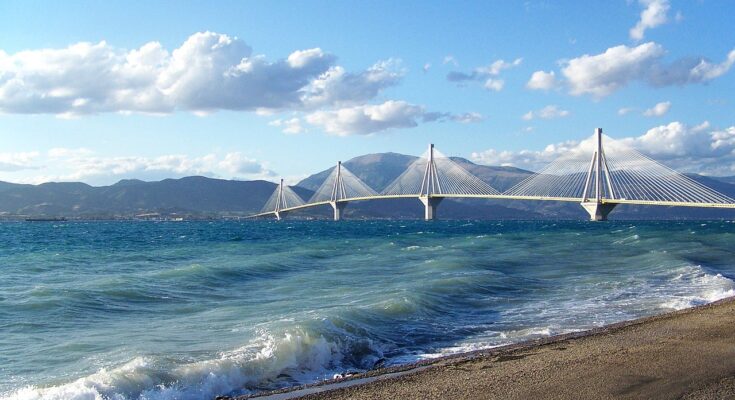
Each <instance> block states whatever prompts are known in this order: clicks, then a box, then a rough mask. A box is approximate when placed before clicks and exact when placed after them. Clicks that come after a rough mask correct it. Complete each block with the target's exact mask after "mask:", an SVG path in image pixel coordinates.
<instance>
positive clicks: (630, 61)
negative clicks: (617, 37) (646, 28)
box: [562, 42, 665, 97]
mask: <svg viewBox="0 0 735 400" xmlns="http://www.w3.org/2000/svg"><path fill="white" fill-rule="evenodd" d="M664 53H665V52H664V49H663V47H662V46H660V45H658V44H656V43H653V42H649V43H644V44H641V45H639V46H636V47H628V46H624V45H621V46H615V47H611V48H609V49H607V50H606V51H605V52H604V53H602V54H596V55H587V54H585V55H583V56H581V57H577V58H573V59H571V60H569V61H568V62H567V63H566V65H565V66H564V67H563V68H562V74H564V77H566V79H567V83H568V84H569V90H570V93H571V94H573V95H582V94H591V95H593V96H597V97H603V96H607V95H609V94H611V93H612V92H614V91H616V90H617V89H619V88H621V87H623V86H625V85H626V84H628V83H629V82H630V81H632V80H635V79H640V78H641V77H644V76H645V75H646V74H647V73H648V72H649V71H650V69H651V66H652V65H653V64H654V63H655V62H656V61H658V60H659V59H660V58H661V57H663V55H664Z"/></svg>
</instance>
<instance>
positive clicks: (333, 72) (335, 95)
mask: <svg viewBox="0 0 735 400" xmlns="http://www.w3.org/2000/svg"><path fill="white" fill-rule="evenodd" d="M400 65H401V62H400V60H394V59H389V60H385V61H380V62H378V63H376V64H375V65H373V66H372V67H370V68H368V69H367V70H366V71H364V72H360V73H349V72H347V71H345V69H344V68H342V67H340V66H336V67H332V68H330V69H329V70H327V71H326V72H324V73H323V74H321V75H319V77H317V78H316V79H314V80H313V81H312V82H311V83H310V84H309V85H308V86H307V87H306V88H305V89H304V94H303V95H302V102H303V104H304V105H305V106H306V107H307V108H318V107H322V106H338V107H340V106H347V105H355V104H358V103H362V102H365V101H367V100H370V99H372V98H374V97H375V96H377V95H378V93H380V92H381V91H382V90H383V89H385V88H387V87H390V86H393V85H395V84H397V83H398V82H399V81H400V80H401V78H402V77H403V75H404V74H405V71H404V70H403V68H401V66H400Z"/></svg>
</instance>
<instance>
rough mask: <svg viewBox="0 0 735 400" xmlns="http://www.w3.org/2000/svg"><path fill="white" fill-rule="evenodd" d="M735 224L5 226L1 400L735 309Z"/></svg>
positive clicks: (239, 388) (181, 381)
mask: <svg viewBox="0 0 735 400" xmlns="http://www.w3.org/2000/svg"><path fill="white" fill-rule="evenodd" d="M734 239H735V223H732V222H728V221H709V222H608V223H589V222H581V221H580V222H573V221H565V222H548V221H547V222H539V221H536V222H508V221H503V222H493V221H435V222H430V223H427V222H423V221H373V222H364V221H341V222H339V223H333V222H327V221H281V222H274V221H253V222H246V223H239V222H165V223H154V222H68V223H1V224H0V271H2V277H0V397H2V398H13V399H16V398H17V399H36V398H44V399H73V398H79V399H81V398H84V399H87V398H105V399H199V398H207V397H213V396H216V395H219V394H240V393H249V392H253V391H260V390H266V389H274V388H280V387H286V386H291V385H295V384H298V383H305V382H314V381H318V380H322V379H326V378H331V377H332V376H333V375H334V374H335V373H342V372H345V371H361V370H366V369H370V368H374V367H376V366H381V365H392V364H400V363H405V362H410V361H414V360H416V359H421V358H428V357H436V356H438V355H444V354H450V353H455V352H462V351H468V350H473V349H479V348H485V347H492V346H498V345H502V344H507V343H512V342H517V341H521V340H526V339H529V338H534V337H539V336H547V335H552V334H558V333H564V332H571V331H577V330H583V329H588V328H591V327H596V326H600V325H604V324H608V323H612V322H617V321H622V320H628V319H632V318H637V317H641V316H646V315H652V314H657V313H662V312H666V311H670V310H673V309H681V308H685V307H689V306H692V305H696V304H702V303H706V302H710V301H714V300H717V299H720V298H723V297H726V296H732V295H735V282H734V281H733V280H734V279H735V248H734V247H733V245H732V244H733V243H735V241H734Z"/></svg>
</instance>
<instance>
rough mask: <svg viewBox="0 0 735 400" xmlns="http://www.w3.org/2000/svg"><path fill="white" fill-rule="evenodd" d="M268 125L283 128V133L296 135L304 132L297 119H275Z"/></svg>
mask: <svg viewBox="0 0 735 400" xmlns="http://www.w3.org/2000/svg"><path fill="white" fill-rule="evenodd" d="M268 125H271V126H277V127H279V128H283V132H284V133H291V134H297V133H303V132H306V129H305V128H304V127H303V126H302V125H301V120H300V119H299V118H290V119H277V120H274V121H271V122H269V123H268Z"/></svg>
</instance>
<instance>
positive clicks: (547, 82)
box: [526, 71, 557, 90]
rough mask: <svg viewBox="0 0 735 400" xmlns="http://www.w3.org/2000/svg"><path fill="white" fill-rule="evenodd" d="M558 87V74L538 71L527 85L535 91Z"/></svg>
mask: <svg viewBox="0 0 735 400" xmlns="http://www.w3.org/2000/svg"><path fill="white" fill-rule="evenodd" d="M556 85H557V81H556V74H555V73H554V71H551V72H545V71H536V72H534V73H533V74H532V75H531V79H529V80H528V83H526V87H527V88H529V89H533V90H549V89H553V88H555V87H556Z"/></svg>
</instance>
